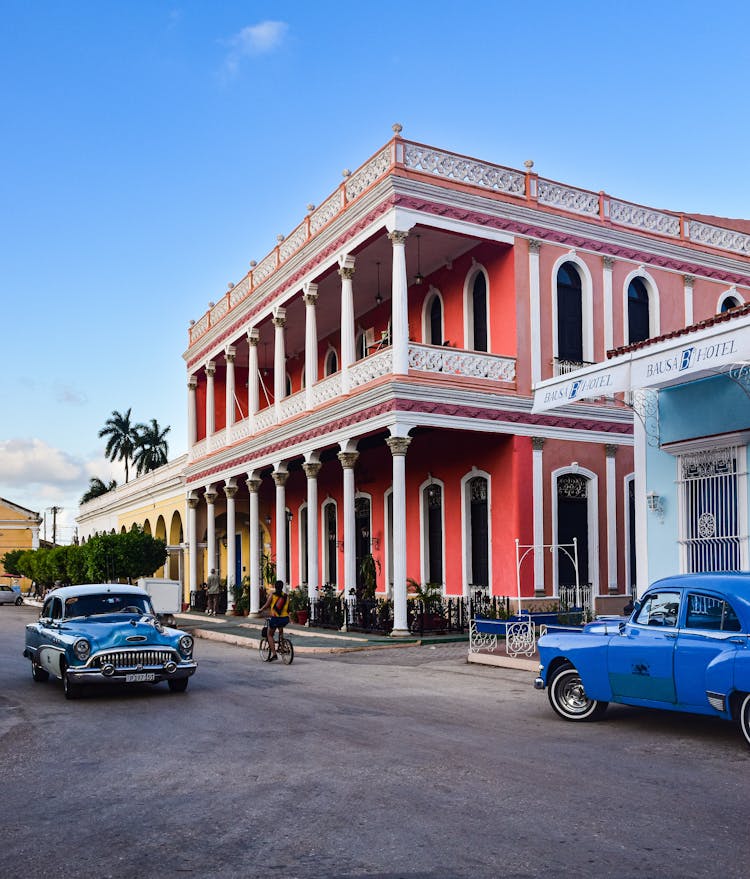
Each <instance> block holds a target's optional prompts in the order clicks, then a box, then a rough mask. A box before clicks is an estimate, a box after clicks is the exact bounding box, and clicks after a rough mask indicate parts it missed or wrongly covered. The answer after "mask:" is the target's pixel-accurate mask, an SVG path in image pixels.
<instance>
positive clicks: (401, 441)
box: [386, 436, 411, 457]
mask: <svg viewBox="0 0 750 879" xmlns="http://www.w3.org/2000/svg"><path fill="white" fill-rule="evenodd" d="M386 443H387V445H388V448H389V449H390V450H391V454H392V455H393V456H394V457H395V456H396V455H405V454H406V450H407V449H408V448H409V443H411V437H410V436H389V437H388V439H386Z"/></svg>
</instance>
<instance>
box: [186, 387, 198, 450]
mask: <svg viewBox="0 0 750 879" xmlns="http://www.w3.org/2000/svg"><path fill="white" fill-rule="evenodd" d="M197 389H198V379H197V378H196V377H195V376H194V375H191V376H190V378H188V448H192V447H193V446H194V445H195V444H196V443H197V442H198V415H197V411H198V410H197V404H196V396H197Z"/></svg>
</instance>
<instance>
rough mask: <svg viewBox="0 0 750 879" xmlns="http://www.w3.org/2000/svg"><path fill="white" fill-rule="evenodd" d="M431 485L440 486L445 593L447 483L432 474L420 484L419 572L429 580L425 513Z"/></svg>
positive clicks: (428, 553)
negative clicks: (428, 490) (427, 490)
mask: <svg viewBox="0 0 750 879" xmlns="http://www.w3.org/2000/svg"><path fill="white" fill-rule="evenodd" d="M431 485H438V486H440V492H441V503H440V540H441V546H440V552H441V555H442V568H443V580H442V587H443V593H445V483H444V482H443V480H442V479H437V478H435V477H434V476H430V477H428V478H427V479H425V481H424V482H423V483H422V484H421V485H420V486H419V547H420V553H419V574H420V578H421V582H422V583H427V582H429V581H428V579H427V560H428V559H429V557H430V546H429V528H428V522H427V519H428V517H427V516H426V515H425V513H426V507H425V500H426V489H427V488H429V486H431Z"/></svg>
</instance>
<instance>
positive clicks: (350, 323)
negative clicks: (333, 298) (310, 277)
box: [339, 255, 354, 394]
mask: <svg viewBox="0 0 750 879" xmlns="http://www.w3.org/2000/svg"><path fill="white" fill-rule="evenodd" d="M339 266H340V268H339V275H340V276H341V390H342V392H343V393H344V394H346V393H347V392H348V390H349V367H351V365H352V364H353V363H354V284H353V278H354V257H353V256H349V255H346V256H342V257H339Z"/></svg>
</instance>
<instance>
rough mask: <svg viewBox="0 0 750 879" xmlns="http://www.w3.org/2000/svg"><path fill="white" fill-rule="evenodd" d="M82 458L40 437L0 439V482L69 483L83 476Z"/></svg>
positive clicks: (18, 483) (21, 483)
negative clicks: (0, 440)
mask: <svg viewBox="0 0 750 879" xmlns="http://www.w3.org/2000/svg"><path fill="white" fill-rule="evenodd" d="M85 475H86V471H85V468H84V464H83V462H82V461H80V460H78V459H76V458H74V457H73V456H72V455H69V454H68V453H67V452H63V451H62V450H61V449H56V448H54V447H53V446H50V445H48V444H47V443H45V442H44V441H43V440H40V439H10V440H4V441H2V442H0V482H2V483H5V484H6V485H15V486H24V487H26V486H28V485H29V484H38V485H42V484H44V483H53V484H55V485H69V484H70V483H73V482H77V481H80V480H81V479H83V478H85Z"/></svg>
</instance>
